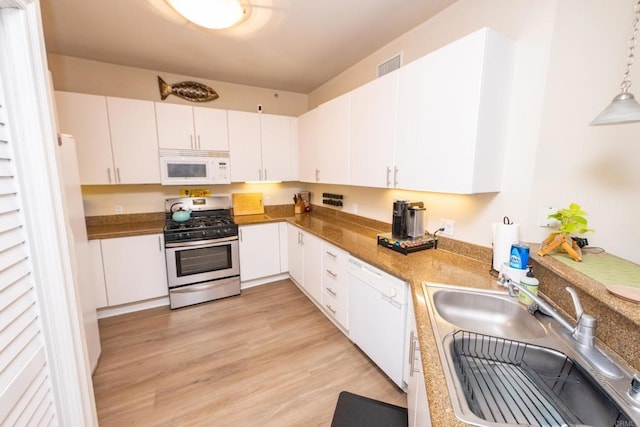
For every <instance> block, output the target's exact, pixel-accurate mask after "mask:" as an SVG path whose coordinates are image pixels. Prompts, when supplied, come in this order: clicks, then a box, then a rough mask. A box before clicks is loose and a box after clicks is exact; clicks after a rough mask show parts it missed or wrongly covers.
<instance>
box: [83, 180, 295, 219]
mask: <svg viewBox="0 0 640 427" xmlns="http://www.w3.org/2000/svg"><path fill="white" fill-rule="evenodd" d="M180 188H181V187H179V186H177V185H88V186H83V187H82V200H83V202H84V210H85V215H87V216H96V215H115V214H116V208H115V207H116V205H120V206H122V208H123V213H125V214H131V213H145V212H164V209H165V207H164V202H165V199H170V198H173V197H180ZM185 188H208V189H210V190H211V194H232V193H262V196H263V202H264V204H265V205H266V206H269V205H285V204H293V195H294V194H296V193H298V192H299V191H300V183H298V182H283V183H280V184H243V183H241V184H226V185H213V186H209V187H207V186H199V187H185Z"/></svg>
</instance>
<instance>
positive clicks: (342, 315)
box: [322, 289, 349, 330]
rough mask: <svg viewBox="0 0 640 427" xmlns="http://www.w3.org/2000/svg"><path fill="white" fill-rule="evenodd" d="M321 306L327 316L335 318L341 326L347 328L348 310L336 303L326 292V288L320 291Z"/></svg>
mask: <svg viewBox="0 0 640 427" xmlns="http://www.w3.org/2000/svg"><path fill="white" fill-rule="evenodd" d="M322 308H323V310H324V311H325V313H326V314H327V316H329V317H332V318H333V319H335V320H336V321H337V322H338V323H339V324H340V325H341V326H342V327H343V328H345V329H346V330H349V312H348V311H347V309H346V308H344V307H342V306H340V305H339V304H338V303H336V300H335V299H334V298H333V297H332V296H331V294H329V293H327V291H326V289H325V290H324V292H323V293H322Z"/></svg>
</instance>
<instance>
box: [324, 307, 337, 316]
mask: <svg viewBox="0 0 640 427" xmlns="http://www.w3.org/2000/svg"><path fill="white" fill-rule="evenodd" d="M325 307H327V310H329V311H330V312H331V313H332V314H333V315H334V316H335V314H336V313H337V311H336V310H334V309H333V307H331V306H330V305H329V304H325Z"/></svg>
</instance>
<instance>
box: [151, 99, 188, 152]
mask: <svg viewBox="0 0 640 427" xmlns="http://www.w3.org/2000/svg"><path fill="white" fill-rule="evenodd" d="M156 120H157V126H158V145H159V147H160V148H173V149H176V150H192V149H195V148H196V145H195V135H194V131H193V107H190V106H188V105H180V104H165V103H160V102H156Z"/></svg>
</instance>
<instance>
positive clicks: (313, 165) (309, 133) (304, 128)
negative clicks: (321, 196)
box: [298, 108, 319, 182]
mask: <svg viewBox="0 0 640 427" xmlns="http://www.w3.org/2000/svg"><path fill="white" fill-rule="evenodd" d="M318 121H319V114H318V109H317V108H315V109H313V110H311V111H307V112H306V113H304V114H303V115H301V116H299V117H298V179H299V180H300V181H302V182H316V176H317V175H316V170H317V169H318V167H319V163H318V156H317V147H318V127H319V125H318Z"/></svg>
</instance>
